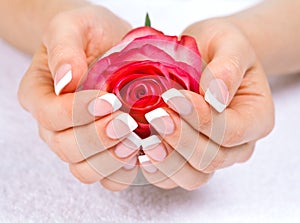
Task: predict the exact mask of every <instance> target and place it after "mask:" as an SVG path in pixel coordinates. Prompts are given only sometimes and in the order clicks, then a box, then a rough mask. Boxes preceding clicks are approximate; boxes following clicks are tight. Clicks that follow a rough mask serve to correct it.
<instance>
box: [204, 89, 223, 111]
mask: <svg viewBox="0 0 300 223" xmlns="http://www.w3.org/2000/svg"><path fill="white" fill-rule="evenodd" d="M204 99H205V101H207V102H208V103H209V104H210V105H211V106H212V107H213V108H214V109H216V110H217V111H218V112H223V111H224V109H225V108H226V105H224V104H223V103H221V102H220V101H218V100H217V99H216V98H215V96H214V95H213V94H212V93H211V91H210V90H209V89H207V91H206V92H205V98H204Z"/></svg>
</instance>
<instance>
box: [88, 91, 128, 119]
mask: <svg viewBox="0 0 300 223" xmlns="http://www.w3.org/2000/svg"><path fill="white" fill-rule="evenodd" d="M121 107H122V103H121V101H120V100H119V99H118V98H117V96H116V95H114V94H112V93H107V94H104V95H102V96H100V97H98V98H96V99H94V100H92V101H91V102H90V103H89V105H88V110H89V112H90V114H91V115H93V116H105V115H108V114H110V113H112V112H115V111H117V110H119V109H120V108H121Z"/></svg>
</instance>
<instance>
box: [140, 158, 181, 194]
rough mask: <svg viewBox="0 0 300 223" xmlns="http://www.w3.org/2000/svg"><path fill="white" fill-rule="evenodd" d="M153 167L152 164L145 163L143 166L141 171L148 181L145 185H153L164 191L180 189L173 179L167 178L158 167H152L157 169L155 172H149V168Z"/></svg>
mask: <svg viewBox="0 0 300 223" xmlns="http://www.w3.org/2000/svg"><path fill="white" fill-rule="evenodd" d="M151 165H153V164H152V163H150V162H149V163H146V164H145V163H143V164H142V166H141V170H142V172H143V175H144V177H145V178H146V179H147V181H145V182H144V184H148V183H151V184H152V185H155V186H157V187H159V188H162V189H167V190H168V189H173V188H176V187H178V185H177V183H175V182H174V181H173V180H172V179H171V178H169V177H168V176H166V175H165V174H164V173H163V172H161V171H160V170H159V169H157V168H156V167H154V166H152V167H151V169H153V168H155V172H153V171H149V166H151Z"/></svg>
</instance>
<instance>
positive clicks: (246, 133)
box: [141, 19, 274, 190]
mask: <svg viewBox="0 0 300 223" xmlns="http://www.w3.org/2000/svg"><path fill="white" fill-rule="evenodd" d="M184 34H185V35H191V36H194V37H195V38H196V40H197V42H198V46H199V49H200V52H201V54H202V57H203V59H204V61H206V62H207V66H206V67H205V69H204V72H203V74H202V78H201V95H199V94H195V93H193V92H189V91H181V92H179V93H178V92H176V90H171V91H170V92H167V93H165V95H163V96H164V98H165V101H166V102H167V104H168V105H169V106H170V108H172V110H171V109H167V110H165V112H163V111H162V110H160V111H159V112H154V113H153V114H152V115H149V117H150V118H149V121H150V123H151V124H152V126H153V127H154V128H155V129H156V130H157V132H158V133H159V134H160V135H161V136H160V140H157V139H156V140H152V142H156V143H152V147H150V149H149V150H147V149H145V150H144V151H145V153H146V155H147V157H146V158H145V157H144V158H142V159H141V161H142V166H143V167H144V168H143V170H144V174H145V176H146V178H147V179H148V181H149V182H151V183H153V184H155V185H157V186H159V187H162V188H173V187H177V186H180V187H183V188H185V189H188V190H192V189H196V188H198V187H199V186H201V185H202V184H203V183H205V182H206V181H207V180H208V179H209V177H210V176H211V174H212V173H213V172H214V171H216V170H218V169H220V168H224V167H227V166H230V165H233V164H235V163H240V162H244V161H246V160H248V159H249V158H250V156H251V154H252V153H253V150H254V146H255V141H256V140H258V139H260V138H262V137H264V136H266V135H267V134H268V133H269V132H270V131H271V130H272V128H273V125H274V108H273V102H272V98H271V93H270V89H269V86H268V82H267V79H266V76H265V73H264V71H263V69H262V67H261V65H260V63H259V62H258V60H257V58H256V55H255V52H254V50H253V49H252V47H251V45H250V44H249V42H248V40H247V38H246V37H245V36H244V35H243V34H242V32H240V30H239V29H238V28H237V27H235V26H234V25H232V24H231V23H229V22H227V21H225V20H222V19H213V20H208V21H204V22H199V23H196V24H194V25H191V26H190V27H189V28H187V29H186V30H185V31H184ZM207 102H208V103H207ZM154 114H155V115H154ZM158 142H161V143H158ZM148 157H149V158H150V161H151V162H149V160H147V158H148ZM143 162H144V163H143Z"/></svg>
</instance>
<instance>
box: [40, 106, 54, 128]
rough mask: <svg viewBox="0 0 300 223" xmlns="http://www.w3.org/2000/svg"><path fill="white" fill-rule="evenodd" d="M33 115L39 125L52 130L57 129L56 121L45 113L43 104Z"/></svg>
mask: <svg viewBox="0 0 300 223" xmlns="http://www.w3.org/2000/svg"><path fill="white" fill-rule="evenodd" d="M35 117H36V119H37V121H38V123H39V124H40V125H42V126H43V127H45V128H46V129H49V130H52V131H58V130H59V129H58V126H57V124H56V122H55V121H54V120H53V119H51V118H50V117H49V116H48V115H47V111H46V110H45V107H44V106H41V107H39V108H38V109H37V110H36V112H35Z"/></svg>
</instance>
